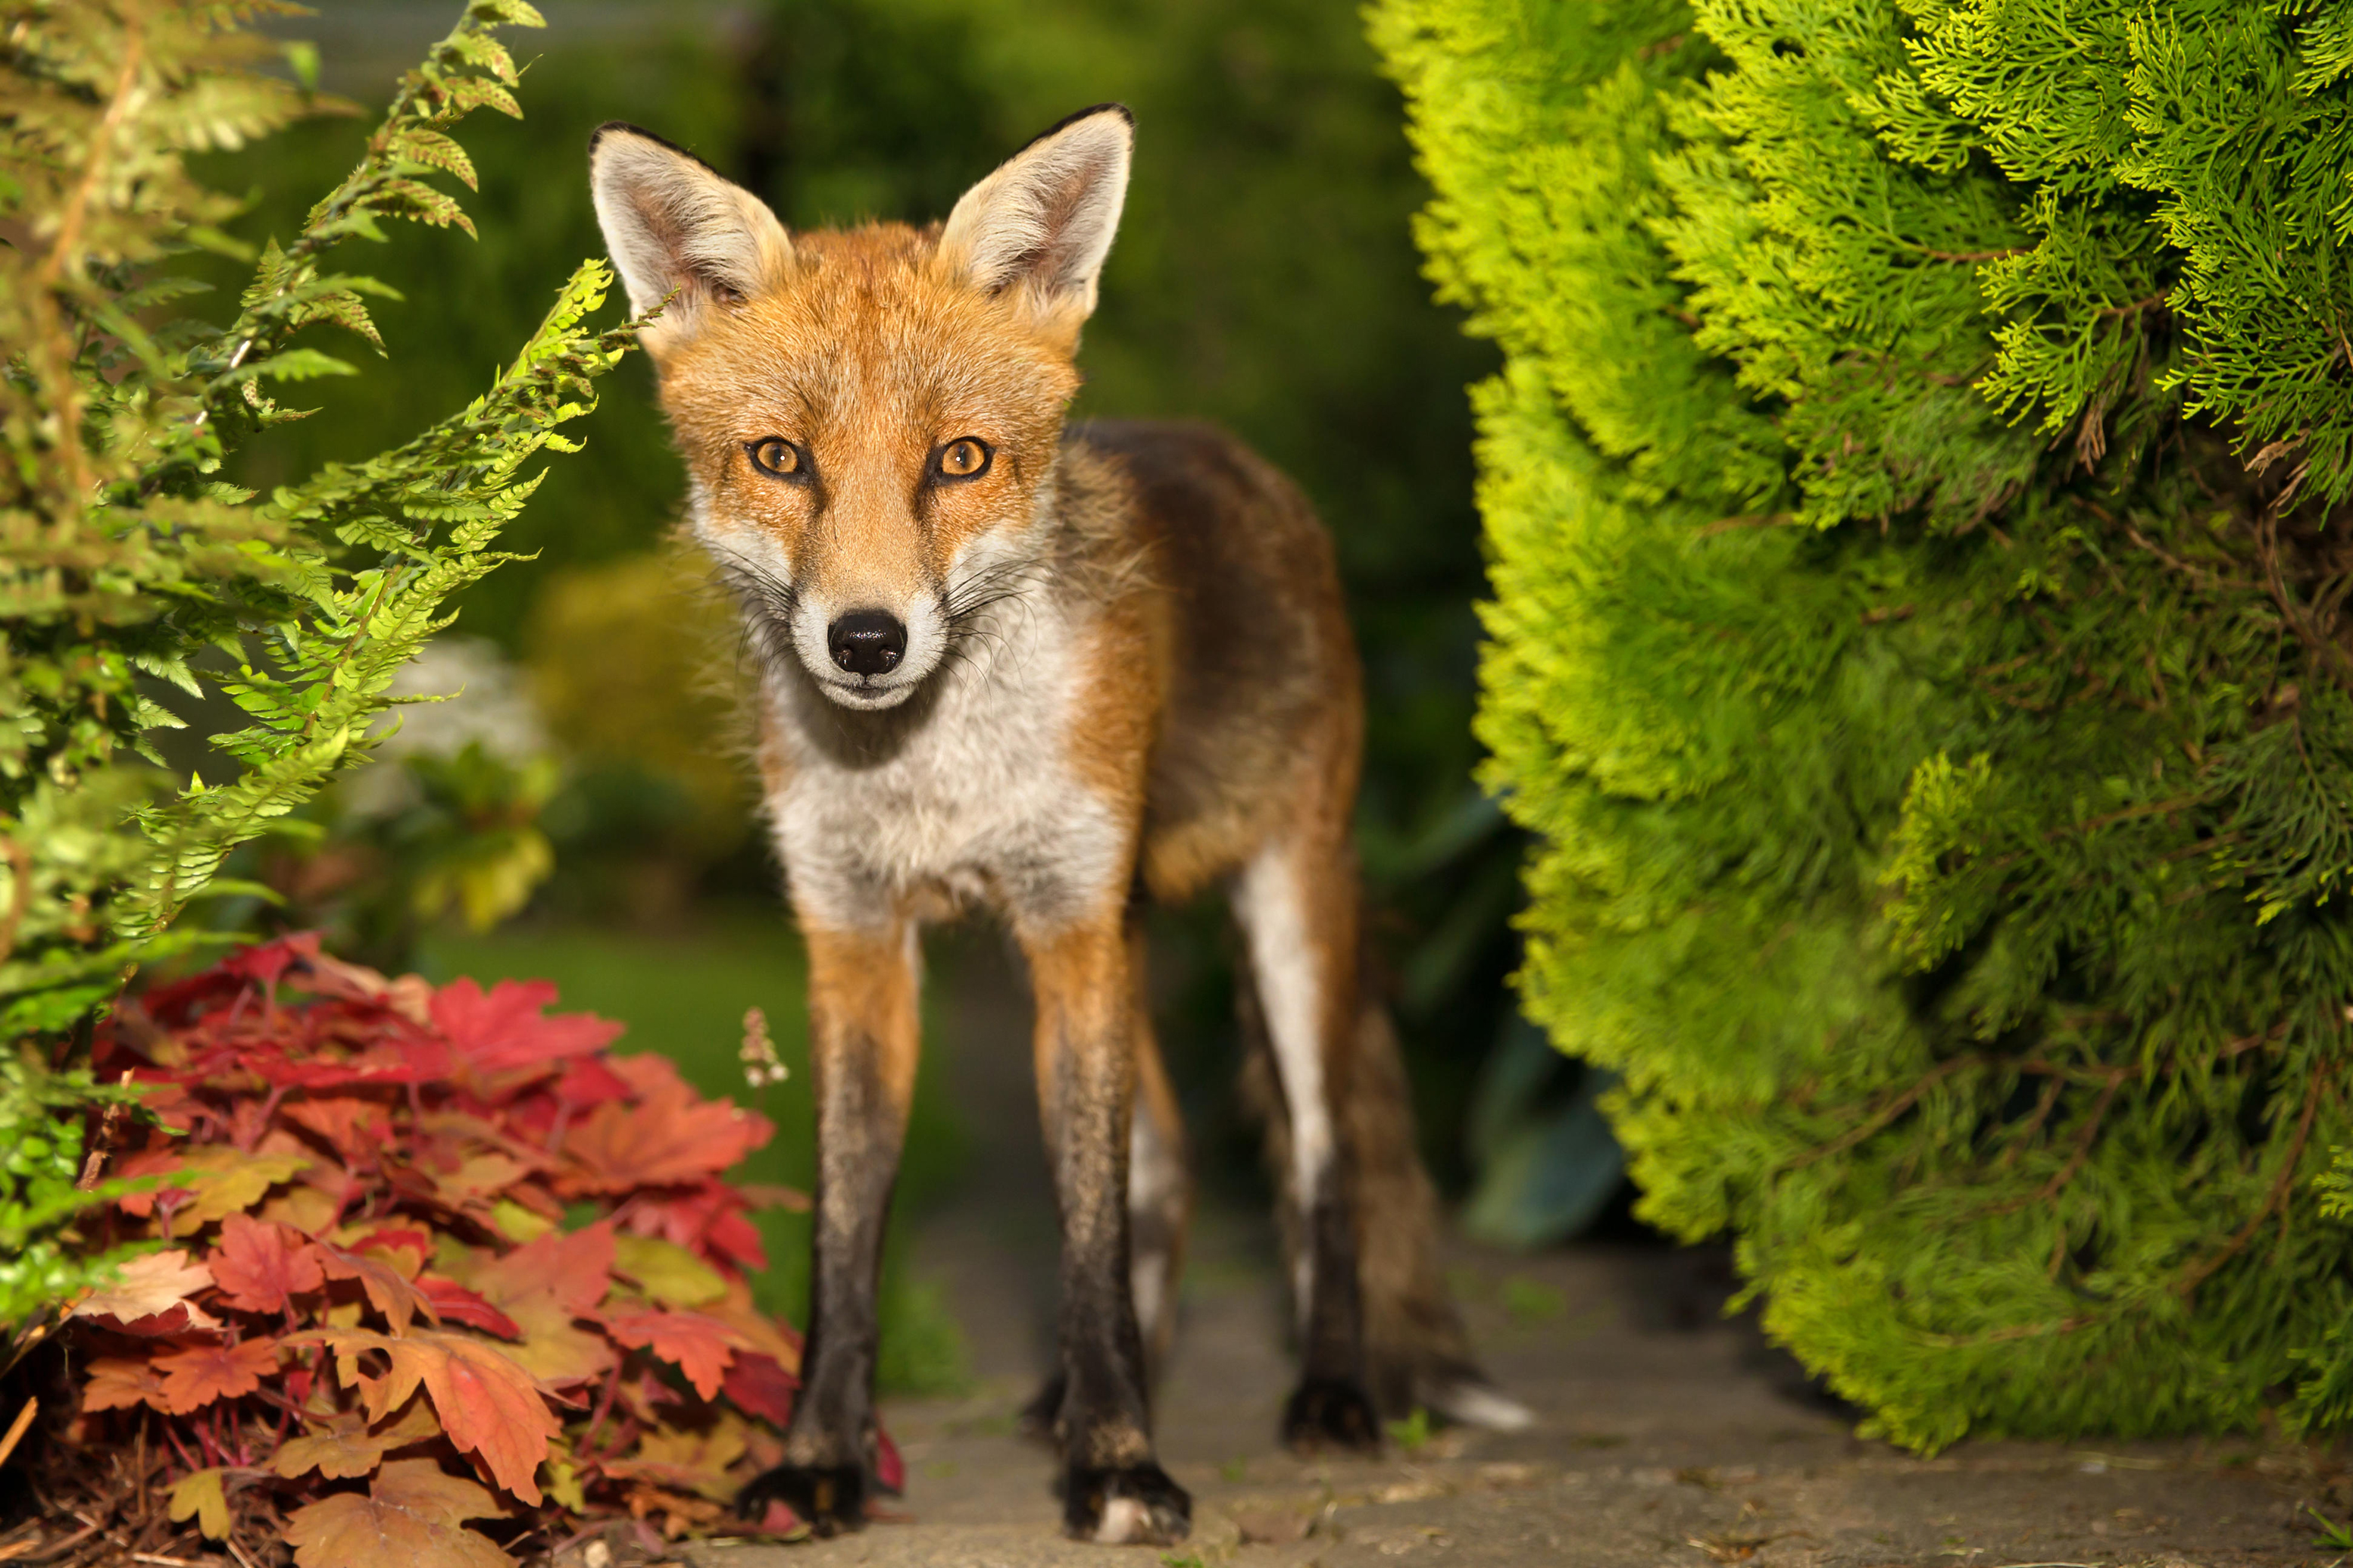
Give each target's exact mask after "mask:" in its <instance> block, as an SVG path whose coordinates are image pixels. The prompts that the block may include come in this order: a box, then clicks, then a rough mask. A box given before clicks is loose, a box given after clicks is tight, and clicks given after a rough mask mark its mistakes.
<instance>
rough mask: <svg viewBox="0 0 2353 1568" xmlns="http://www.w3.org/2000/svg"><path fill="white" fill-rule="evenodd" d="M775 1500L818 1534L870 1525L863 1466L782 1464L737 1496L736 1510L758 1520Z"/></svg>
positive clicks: (754, 1480) (831, 1533) (752, 1482)
mask: <svg viewBox="0 0 2353 1568" xmlns="http://www.w3.org/2000/svg"><path fill="white" fill-rule="evenodd" d="M771 1501H776V1502H780V1503H783V1504H784V1505H785V1506H786V1508H789V1509H791V1510H793V1511H794V1512H795V1513H797V1514H798V1515H800V1517H801V1521H802V1522H803V1523H805V1524H807V1526H808V1527H809V1529H810V1531H813V1532H814V1533H816V1534H818V1535H839V1534H840V1533H841V1532H842V1531H845V1530H860V1529H863V1528H864V1527H865V1524H866V1468H865V1467H864V1466H862V1465H778V1466H777V1467H776V1468H775V1469H773V1470H769V1471H767V1472H766V1473H765V1474H763V1475H759V1476H755V1477H754V1478H753V1479H752V1480H751V1481H750V1482H749V1483H748V1484H747V1485H746V1486H745V1487H744V1489H743V1490H742V1491H740V1492H738V1493H736V1494H735V1511H736V1512H737V1513H739V1514H742V1515H743V1516H744V1518H745V1519H758V1518H759V1517H760V1515H761V1514H762V1512H763V1511H765V1510H766V1508H767V1505H768V1504H769V1503H770V1502H771Z"/></svg>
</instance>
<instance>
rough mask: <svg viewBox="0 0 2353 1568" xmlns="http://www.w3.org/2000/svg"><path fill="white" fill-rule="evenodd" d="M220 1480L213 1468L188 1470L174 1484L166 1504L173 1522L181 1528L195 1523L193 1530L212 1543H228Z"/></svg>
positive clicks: (224, 1496) (224, 1495) (224, 1497)
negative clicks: (188, 1523) (196, 1530)
mask: <svg viewBox="0 0 2353 1568" xmlns="http://www.w3.org/2000/svg"><path fill="white" fill-rule="evenodd" d="M221 1477H222V1471H221V1470H220V1469H219V1468H217V1467H216V1468H212V1469H207V1470H192V1471H190V1472H189V1473H188V1474H186V1475H185V1476H183V1477H181V1478H180V1479H179V1480H178V1481H177V1482H176V1483H174V1486H173V1488H172V1492H171V1497H170V1504H171V1514H172V1517H173V1518H174V1520H177V1521H180V1522H181V1523H184V1524H185V1522H187V1521H189V1520H191V1519H193V1520H195V1521H196V1528H197V1529H198V1530H201V1531H204V1532H205V1533H206V1535H208V1536H210V1537H212V1539H214V1540H215V1541H226V1540H227V1539H228V1493H227V1491H226V1490H225V1489H223V1488H222V1486H221Z"/></svg>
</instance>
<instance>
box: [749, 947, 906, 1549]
mask: <svg viewBox="0 0 2353 1568" xmlns="http://www.w3.org/2000/svg"><path fill="white" fill-rule="evenodd" d="M802 931H803V934H804V935H805V936H806V937H807V942H808V957H809V1015H810V1020H809V1021H810V1030H809V1080H810V1087H811V1091H812V1093H813V1094H814V1095H815V1096H816V1100H817V1162H818V1165H817V1192H816V1194H815V1197H814V1200H813V1203H812V1205H811V1208H812V1221H813V1235H812V1237H811V1246H812V1249H813V1253H814V1256H813V1258H812V1260H811V1268H810V1274H809V1315H808V1335H807V1342H806V1344H805V1347H804V1354H803V1357H802V1366H801V1388H800V1394H799V1397H798V1398H797V1400H796V1401H795V1402H794V1405H793V1418H792V1424H791V1426H789V1427H788V1428H787V1429H786V1433H785V1458H784V1463H782V1464H780V1465H778V1466H777V1467H776V1468H775V1469H772V1470H770V1471H768V1472H767V1473H765V1475H762V1476H760V1477H759V1478H757V1479H754V1481H753V1482H752V1483H751V1484H750V1485H749V1486H747V1487H745V1488H744V1491H743V1493H742V1494H741V1495H740V1496H739V1497H738V1498H737V1500H736V1507H737V1509H738V1510H740V1511H741V1512H743V1513H744V1515H745V1516H746V1517H749V1518H755V1519H756V1518H757V1517H759V1515H760V1513H761V1511H762V1510H764V1509H765V1507H766V1506H767V1503H768V1501H769V1500H771V1499H774V1500H778V1501H781V1502H783V1503H785V1504H786V1505H788V1506H789V1507H790V1508H791V1509H792V1510H793V1511H794V1512H795V1513H797V1514H798V1515H799V1516H800V1517H801V1518H802V1519H803V1520H804V1521H807V1523H808V1525H809V1527H810V1528H811V1529H812V1530H814V1531H817V1533H818V1534H819V1535H831V1534H834V1533H835V1532H836V1531H842V1530H855V1529H858V1528H859V1527H860V1526H861V1525H862V1524H864V1523H865V1522H866V1500H867V1498H868V1496H869V1494H870V1493H871V1491H872V1490H873V1488H874V1475H875V1454H876V1436H875V1433H876V1428H875V1425H874V1352H875V1343H876V1339H877V1329H876V1320H875V1303H874V1298H875V1292H876V1290H877V1289H878V1288H879V1285H880V1282H881V1262H882V1225H883V1218H884V1215H885V1214H886V1212H887V1211H888V1209H889V1208H890V1205H891V1187H892V1182H893V1181H894V1180H895V1179H896V1178H897V1175H898V1171H899V1152H900V1148H901V1145H902V1142H903V1141H904V1139H905V1136H906V1131H907V1104H908V1101H909V1100H910V1099H911V1098H912V1097H913V1093H914V1088H915V1056H916V1047H917V1038H916V1027H917V1026H916V1006H915V993H916V948H915V942H916V935H915V930H914V927H913V924H912V923H911V922H908V921H903V920H894V921H890V922H888V923H887V924H886V925H884V926H882V927H880V928H878V929H876V930H873V931H841V930H828V929H824V928H822V927H819V926H818V925H817V924H815V923H814V922H812V921H808V920H807V919H806V918H804V920H803V921H802Z"/></svg>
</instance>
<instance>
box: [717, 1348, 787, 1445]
mask: <svg viewBox="0 0 2353 1568" xmlns="http://www.w3.org/2000/svg"><path fill="white" fill-rule="evenodd" d="M800 1385H801V1381H800V1379H799V1378H797V1377H795V1376H794V1375H793V1374H792V1373H789V1372H786V1370H785V1369H784V1368H783V1367H782V1366H780V1365H779V1364H777V1363H776V1358H775V1357H773V1356H765V1355H761V1354H759V1353H758V1352H754V1351H739V1352H736V1356H735V1360H734V1362H733V1363H732V1364H731V1365H729V1367H728V1368H727V1375H726V1377H725V1378H724V1379H723V1380H722V1381H721V1384H720V1388H721V1391H722V1392H723V1393H724V1394H726V1395H727V1397H728V1399H729V1401H730V1402H732V1403H733V1405H734V1406H735V1408H736V1409H738V1410H741V1411H742V1412H743V1413H744V1415H756V1416H758V1417H759V1418H760V1419H761V1420H763V1421H766V1422H769V1423H771V1424H773V1425H775V1426H786V1425H789V1424H790V1422H791V1421H792V1418H793V1394H794V1392H795V1391H796V1390H797V1389H798V1388H799V1387H800Z"/></svg>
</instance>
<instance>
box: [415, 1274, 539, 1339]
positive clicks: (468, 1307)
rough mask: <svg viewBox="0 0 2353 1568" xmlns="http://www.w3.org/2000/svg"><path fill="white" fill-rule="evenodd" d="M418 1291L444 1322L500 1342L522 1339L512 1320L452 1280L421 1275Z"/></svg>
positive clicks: (418, 1278) (517, 1327)
mask: <svg viewBox="0 0 2353 1568" xmlns="http://www.w3.org/2000/svg"><path fill="white" fill-rule="evenodd" d="M417 1293H418V1294H419V1295H421V1296H423V1297H424V1298H425V1299H426V1300H427V1301H429V1302H431V1303H432V1304H433V1310H434V1313H435V1314H436V1315H437V1316H438V1317H439V1318H440V1320H441V1321H443V1322H445V1323H464V1324H465V1325H467V1326H468V1327H469V1328H476V1329H482V1330H485V1331H489V1332H491V1333H493V1334H496V1335H498V1336H499V1337H500V1338H501V1339H502V1340H519V1339H521V1338H522V1328H521V1327H520V1326H518V1325H517V1324H516V1322H515V1321H514V1320H513V1319H512V1318H510V1317H508V1316H507V1315H506V1314H505V1313H504V1312H501V1311H500V1310H498V1309H497V1308H496V1307H493V1306H491V1304H490V1303H489V1302H488V1301H486V1300H483V1299H482V1298H481V1297H480V1296H477V1295H476V1294H474V1292H472V1291H471V1290H469V1289H466V1288H465V1287H464V1286H463V1285H460V1284H459V1283H458V1282H457V1281H456V1280H454V1279H443V1278H441V1276H439V1275H438V1274H420V1275H418V1276H417Z"/></svg>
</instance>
